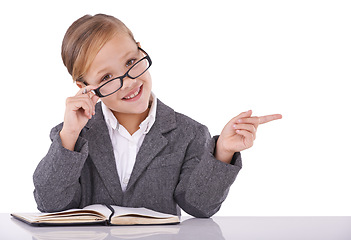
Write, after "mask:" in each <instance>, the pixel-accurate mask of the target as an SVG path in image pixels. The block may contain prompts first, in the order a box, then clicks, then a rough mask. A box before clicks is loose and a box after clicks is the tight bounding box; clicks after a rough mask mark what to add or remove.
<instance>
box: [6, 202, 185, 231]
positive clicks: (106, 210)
mask: <svg viewBox="0 0 351 240" xmlns="http://www.w3.org/2000/svg"><path fill="white" fill-rule="evenodd" d="M11 216H13V217H14V218H16V219H18V220H21V221H23V222H25V223H28V224H31V225H36V226H45V225H83V224H103V225H154V224H177V223H179V222H180V219H179V217H178V216H175V215H170V214H165V213H160V212H156V211H153V210H150V209H146V208H129V207H119V206H113V205H111V206H110V205H101V204H94V205H89V206H87V207H85V208H83V209H70V210H66V211H62V212H54V213H12V214H11Z"/></svg>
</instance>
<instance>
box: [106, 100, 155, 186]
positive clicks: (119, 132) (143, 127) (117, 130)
mask: <svg viewBox="0 0 351 240" xmlns="http://www.w3.org/2000/svg"><path fill="white" fill-rule="evenodd" d="M151 96H152V104H151V108H150V111H149V115H148V116H147V117H146V119H145V120H144V121H143V122H142V123H141V124H140V125H139V129H138V130H137V131H136V132H135V133H134V134H133V135H130V133H129V132H128V131H127V130H126V129H125V128H124V127H123V126H122V125H121V124H119V123H118V120H117V119H116V117H115V116H114V115H113V113H112V111H111V110H110V109H109V108H108V107H107V106H106V105H105V104H104V103H103V102H102V101H101V106H102V113H103V115H104V117H105V121H106V125H107V128H108V132H109V135H110V138H111V142H112V147H113V153H114V155H115V160H116V166H117V172H118V176H119V180H120V182H121V187H122V190H123V191H125V190H126V189H127V185H128V182H129V178H130V176H131V174H132V170H133V167H134V164H135V159H136V156H137V153H138V151H139V149H140V146H141V144H142V143H143V141H144V138H145V135H146V134H147V133H148V132H149V131H150V129H151V127H152V125H153V124H154V122H155V120H156V107H157V98H156V96H155V94H154V93H151Z"/></svg>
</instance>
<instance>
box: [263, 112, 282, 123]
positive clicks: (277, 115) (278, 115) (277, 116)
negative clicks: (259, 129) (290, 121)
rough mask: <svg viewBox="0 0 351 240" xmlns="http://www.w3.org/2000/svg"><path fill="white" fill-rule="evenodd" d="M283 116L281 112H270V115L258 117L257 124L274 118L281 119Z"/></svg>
mask: <svg viewBox="0 0 351 240" xmlns="http://www.w3.org/2000/svg"><path fill="white" fill-rule="evenodd" d="M282 117H283V116H282V115H281V114H272V115H266V116H262V117H259V118H258V119H259V124H264V123H268V122H271V121H274V120H278V119H281V118H282Z"/></svg>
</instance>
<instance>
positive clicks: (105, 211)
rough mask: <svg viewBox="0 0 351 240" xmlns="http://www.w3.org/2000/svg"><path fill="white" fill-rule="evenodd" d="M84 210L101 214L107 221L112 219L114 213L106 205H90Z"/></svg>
mask: <svg viewBox="0 0 351 240" xmlns="http://www.w3.org/2000/svg"><path fill="white" fill-rule="evenodd" d="M83 209H84V210H92V211H97V212H99V213H101V214H102V215H104V216H105V218H106V219H109V217H110V215H111V213H112V212H111V210H110V209H108V207H106V206H105V205H102V204H93V205H89V206H86V207H85V208H83Z"/></svg>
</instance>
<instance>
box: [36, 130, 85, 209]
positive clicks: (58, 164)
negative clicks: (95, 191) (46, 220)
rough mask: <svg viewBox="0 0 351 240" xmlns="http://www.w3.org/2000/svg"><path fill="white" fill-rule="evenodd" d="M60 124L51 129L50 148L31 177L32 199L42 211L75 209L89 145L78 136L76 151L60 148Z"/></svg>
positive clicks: (79, 194)
mask: <svg viewBox="0 0 351 240" xmlns="http://www.w3.org/2000/svg"><path fill="white" fill-rule="evenodd" d="M61 129H62V124H60V125H58V126H56V127H54V128H53V129H52V130H51V133H50V138H51V141H52V143H51V146H50V148H49V151H48V153H47V154H46V156H45V157H44V158H43V159H42V160H41V161H40V163H39V164H38V166H37V168H36V170H35V172H34V175H33V182H34V187H35V190H34V198H35V200H36V202H37V206H38V209H39V210H40V211H42V212H54V211H62V210H66V209H70V208H78V207H79V203H80V198H81V197H80V196H81V188H80V183H79V178H80V173H81V170H82V168H83V165H84V163H85V160H86V159H87V157H88V142H87V141H86V140H85V139H83V138H81V137H79V138H78V140H77V143H76V145H75V151H70V150H68V149H66V148H64V147H63V146H62V142H61V138H60V135H59V133H60V131H61Z"/></svg>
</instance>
